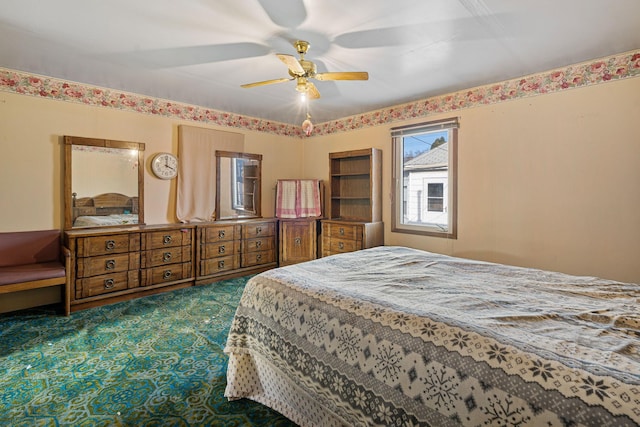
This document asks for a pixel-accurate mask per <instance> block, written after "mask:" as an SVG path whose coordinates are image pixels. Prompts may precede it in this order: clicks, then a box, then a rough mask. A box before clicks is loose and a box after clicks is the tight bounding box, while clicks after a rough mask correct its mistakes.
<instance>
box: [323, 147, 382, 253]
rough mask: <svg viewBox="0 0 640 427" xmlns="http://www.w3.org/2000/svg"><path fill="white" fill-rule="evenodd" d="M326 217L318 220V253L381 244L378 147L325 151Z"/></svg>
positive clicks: (380, 189) (380, 161)
mask: <svg viewBox="0 0 640 427" xmlns="http://www.w3.org/2000/svg"><path fill="white" fill-rule="evenodd" d="M329 174H330V183H329V189H330V195H329V219H326V220H322V221H321V224H322V225H321V229H322V233H321V234H322V249H321V255H322V256H328V255H333V254H336V253H341V252H351V251H355V250H360V249H366V248H370V247H374V246H380V245H383V244H384V232H383V223H382V151H381V150H380V149H377V148H367V149H362V150H351V151H342V152H338V153H329Z"/></svg>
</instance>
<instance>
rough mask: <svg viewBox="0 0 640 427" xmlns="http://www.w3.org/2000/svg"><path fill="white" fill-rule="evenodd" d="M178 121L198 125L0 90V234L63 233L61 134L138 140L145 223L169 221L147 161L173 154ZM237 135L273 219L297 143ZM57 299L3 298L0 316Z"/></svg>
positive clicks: (169, 194)
mask: <svg viewBox="0 0 640 427" xmlns="http://www.w3.org/2000/svg"><path fill="white" fill-rule="evenodd" d="M180 124H188V125H191V126H199V125H200V124H194V123H193V122H187V121H184V122H181V121H178V120H174V119H170V118H163V117H156V116H150V115H145V114H139V113H134V112H126V111H120V110H113V109H108V108H98V107H90V106H84V105H81V104H74V103H69V102H62V101H54V100H48V99H42V98H35V97H31V96H24V95H18V94H14V93H8V92H0V152H1V153H2V167H1V168H0V195H1V200H2V201H1V209H0V232H3V231H23V230H39V229H49V228H63V224H64V218H63V196H62V183H63V179H62V173H63V165H62V159H63V157H62V156H63V149H62V147H63V144H62V138H61V137H62V136H63V135H75V136H84V137H94V138H106V139H115V140H125V141H135V142H144V143H145V145H146V147H145V165H144V167H145V174H144V181H145V197H144V203H145V220H146V223H147V224H162V223H167V222H174V221H175V218H176V217H175V198H176V182H175V180H172V181H164V180H160V179H157V178H154V176H153V175H152V174H151V172H150V168H149V162H150V160H151V158H152V157H153V154H155V153H156V152H159V151H169V152H172V153H174V154H177V152H178V125H180ZM202 126H203V127H207V125H202ZM209 127H211V126H209ZM212 128H214V127H212ZM218 129H221V130H227V131H228V130H230V129H229V128H220V127H219V128H218ZM234 131H235V130H234ZM238 131H239V130H238ZM242 132H243V133H244V134H245V150H246V151H247V152H252V153H257V154H262V155H263V156H264V157H263V158H264V161H263V188H262V193H263V206H262V209H263V214H264V215H265V216H269V215H270V216H273V214H274V212H275V208H274V205H275V185H276V180H277V179H278V178H297V177H299V176H301V175H302V173H303V171H302V164H301V162H300V159H301V158H302V144H301V143H300V139H298V138H288V137H282V136H277V135H271V134H266V133H259V132H250V131H242ZM58 299H59V291H58V289H56V288H48V289H41V290H36V291H27V292H19V293H15V294H3V295H0V312H3V311H8V310H9V309H17V308H23V307H28V306H30V305H37V304H44V303H46V302H55V301H56V300H58Z"/></svg>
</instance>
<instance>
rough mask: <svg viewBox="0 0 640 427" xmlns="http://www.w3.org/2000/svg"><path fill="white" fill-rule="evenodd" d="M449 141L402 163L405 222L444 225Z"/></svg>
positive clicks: (445, 221) (446, 204)
mask: <svg viewBox="0 0 640 427" xmlns="http://www.w3.org/2000/svg"><path fill="white" fill-rule="evenodd" d="M448 146H449V143H444V144H442V145H439V146H437V147H435V148H433V149H431V150H429V151H425V152H424V153H421V154H419V155H418V156H416V157H414V158H412V159H410V160H407V161H406V162H405V163H404V191H405V198H404V199H405V201H406V202H405V205H404V206H403V215H404V223H405V224H411V223H414V224H425V223H429V224H436V225H437V224H440V225H443V226H445V227H446V225H447V209H448V201H447V197H445V195H446V194H448V187H447V186H448V182H447V178H448V170H447V167H448V158H449V150H448Z"/></svg>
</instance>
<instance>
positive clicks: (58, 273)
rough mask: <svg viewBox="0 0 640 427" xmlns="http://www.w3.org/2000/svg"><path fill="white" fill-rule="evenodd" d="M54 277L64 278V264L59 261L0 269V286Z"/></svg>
mask: <svg viewBox="0 0 640 427" xmlns="http://www.w3.org/2000/svg"><path fill="white" fill-rule="evenodd" d="M54 277H65V268H64V264H62V263H61V262H60V261H53V262H42V263H37V264H23V265H15V266H9V267H0V285H6V284H9V283H19V282H31V281H33V280H41V279H51V278H54Z"/></svg>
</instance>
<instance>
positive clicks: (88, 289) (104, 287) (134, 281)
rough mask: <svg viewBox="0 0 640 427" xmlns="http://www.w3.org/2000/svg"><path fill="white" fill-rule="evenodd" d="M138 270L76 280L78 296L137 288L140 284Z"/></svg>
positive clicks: (84, 296)
mask: <svg viewBox="0 0 640 427" xmlns="http://www.w3.org/2000/svg"><path fill="white" fill-rule="evenodd" d="M138 271H139V270H135V271H121V272H119V273H112V274H104V275H102V276H94V277H90V278H87V279H79V280H76V298H88V297H92V296H96V295H102V294H107V293H109V292H115V291H123V290H125V289H130V288H137V287H138V285H139V278H138ZM78 294H79V295H78Z"/></svg>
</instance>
